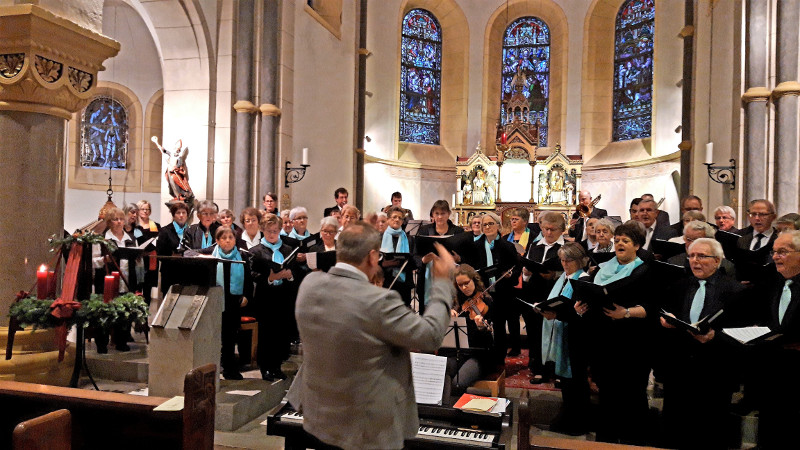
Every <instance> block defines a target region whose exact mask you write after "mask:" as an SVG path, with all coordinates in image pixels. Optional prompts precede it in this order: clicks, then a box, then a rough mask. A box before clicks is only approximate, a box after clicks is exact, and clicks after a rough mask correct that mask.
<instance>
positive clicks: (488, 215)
mask: <svg viewBox="0 0 800 450" xmlns="http://www.w3.org/2000/svg"><path fill="white" fill-rule="evenodd" d="M487 217H490V218H492V219H494V221H495V222H497V226H498V227H499V226H500V225H502V222H501V221H500V216H498V215H497V214H495V213H493V212H491V211H489V212H487V213H486V214H484V215H483V218H481V221H482V220H483V219H485V218H487Z"/></svg>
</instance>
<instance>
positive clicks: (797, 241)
mask: <svg viewBox="0 0 800 450" xmlns="http://www.w3.org/2000/svg"><path fill="white" fill-rule="evenodd" d="M784 234H788V235H789V236H791V237H792V248H793V249H794V250H800V230H786V231H784V232H783V233H781V236H783V235H784Z"/></svg>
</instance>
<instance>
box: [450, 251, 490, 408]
mask: <svg viewBox="0 0 800 450" xmlns="http://www.w3.org/2000/svg"><path fill="white" fill-rule="evenodd" d="M455 286H456V298H455V302H454V306H453V309H451V310H450V315H451V317H457V316H460V315H467V316H469V320H467V338H468V340H469V348H470V349H471V350H468V351H466V352H464V354H463V355H462V356H460V357H459V358H458V360H457V358H456V357H455V356H451V355H449V354H448V355H447V356H448V358H447V374H448V376H449V377H450V380H449V381H450V386H451V387H450V395H452V396H460V395H461V394H463V393H464V392H465V391H466V390H467V388H468V387H470V386H472V384H474V383H475V382H476V381H478V380H480V379H482V378H485V377H486V376H487V375H489V374H491V373H493V372H495V371H496V370H497V369H498V367H502V365H503V363H504V361H505V351H500V350H502V349H498V348H496V347H495V346H494V338H493V336H492V332H491V330H490V329H489V324H491V321H492V297H491V296H489V294H488V293H487V292H484V290H485V288H484V286H483V281H482V280H481V276H480V275H479V274H478V272H477V271H476V270H475V269H473V268H472V266H470V265H469V264H461V265H460V266H458V267H457V268H456V272H455ZM449 350H450V349H447V351H445V350H442V351H440V353H448V352H449ZM447 390H448V387H447V385H445V396H447Z"/></svg>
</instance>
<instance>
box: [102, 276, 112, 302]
mask: <svg viewBox="0 0 800 450" xmlns="http://www.w3.org/2000/svg"><path fill="white" fill-rule="evenodd" d="M113 299H114V275H106V276H105V278H104V281H103V303H108V302H110V301H111V300H113Z"/></svg>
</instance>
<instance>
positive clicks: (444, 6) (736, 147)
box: [0, 0, 800, 448]
mask: <svg viewBox="0 0 800 450" xmlns="http://www.w3.org/2000/svg"><path fill="white" fill-rule="evenodd" d="M798 23H800V2H795V1H782V0H763V1H754V0H67V1H63V0H0V179H2V180H3V181H2V186H3V188H2V189H0V199H2V201H1V202H0V203H2V204H4V205H6V206H8V207H12V208H13V209H14V214H4V215H3V219H2V220H0V236H3V238H2V239H0V263H2V266H3V267H4V269H3V271H0V311H2V315H0V325H2V326H3V327H6V326H8V325H9V317H8V314H7V311H8V310H9V308H12V306H13V304H14V302H15V296H16V295H17V293H18V292H20V291H23V290H30V289H28V288H29V287H30V285H31V284H33V283H34V282H35V281H36V279H37V270H39V267H40V265H41V264H46V263H50V264H51V266H52V264H53V263H52V262H51V261H54V259H53V252H52V251H51V248H50V246H49V245H48V239H50V238H51V236H62V235H63V234H64V230H66V232H67V233H68V234H69V233H72V232H73V231H74V230H77V229H81V228H83V227H86V226H87V224H93V223H96V221H98V219H99V217H98V212H99V211H101V209H102V210H106V209H107V207H108V205H106V202H107V201H111V202H113V204H114V206H116V207H118V208H123V206H125V205H129V204H136V203H137V202H140V201H142V200H146V201H147V202H148V203H149V205H152V212H151V219H152V220H153V221H155V222H158V223H160V224H168V223H170V221H171V220H172V216H171V215H170V213H171V211H170V202H171V201H173V200H174V198H177V197H178V196H177V195H176V191H180V192H183V193H184V194H185V193H186V192H187V191H188V192H190V194H191V195H192V196H193V198H194V199H196V200H197V201H198V202H199V201H204V200H208V201H211V202H213V203H214V204H215V205H216V207H217V208H218V210H219V211H221V210H230V211H232V216H233V218H234V221H235V222H236V223H238V224H239V225H240V226H244V224H243V223H240V219H239V216H240V213H242V211H243V210H245V208H247V207H255V208H257V209H262V201H263V200H264V195H265V193H271V195H272V196H273V197H275V198H274V200H275V204H274V207H275V208H277V210H278V211H282V210H291V209H292V208H295V207H298V206H302V207H305V208H306V209H307V216H308V217H307V219H308V222H307V223H308V228H309V229H310V230H311V232H315V231H318V230H319V229H320V226H319V224H320V221H321V220H322V219H323V210H325V209H326V208H328V207H331V205H333V204H334V202H335V201H336V197H337V195H336V194H335V191H336V190H337V188H340V187H343V188H345V189H346V190H347V192H349V200H348V203H349V204H351V205H355V206H356V207H357V208H358V209H359V210H360V212H361V214H362V216H364V217H367V216H369V215H370V213H373V215H374V213H376V212H378V211H381V210H382V209H383V208H384V206H385V205H387V204H389V203H392V193H394V192H400V193H401V194H402V207H403V208H406V209H408V210H410V211H412V212H413V214H414V217H416V218H417V219H423V220H430V219H431V218H432V217H433V209H430V208H431V205H434V202H436V201H437V200H446V201H447V202H448V203H449V205H450V207H451V208H452V214H451V216H450V220H451V221H452V222H453V223H454V224H455V225H457V226H462V227H465V228H466V229H467V230H469V226H470V220H471V219H472V218H473V217H474V216H476V215H477V216H481V215H483V214H484V213H488V212H496V213H498V215H499V216H500V217H501V220H502V227H503V234H504V235H505V234H506V233H507V232H508V231H509V229H510V226H511V225H510V222H509V217H510V215H512V214H513V211H516V209H514V208H519V207H522V208H526V209H527V210H528V211H529V212H530V221H531V222H535V221H537V220H538V219H539V217H540V216H544V215H545V214H546V213H549V212H556V213H558V214H560V215H563V216H564V217H565V219H566V220H567V221H569V219H570V218H572V217H573V216H572V214H573V213H575V214H576V215H577V214H578V205H579V197H580V193H581V192H585V191H588V192H590V193H591V196H593V197H594V198H595V199H598V198H599V201H597V202H596V203H594V204H593V205H592V207H594V205H595V204H596V205H597V207H598V208H602V209H604V210H606V211H607V212H608V216H609V217H612V218H614V220H615V221H616V222H618V223H622V222H625V221H627V220H628V219H629V218H631V213H630V208H631V201H632V200H633V199H635V198H640V197H642V195H643V194H645V193H648V194H651V195H652V197H653V198H654V199H655V200H656V202H657V204H658V208H657V209H660V210H661V211H665V212H667V213H669V216H670V217H671V218H672V219H673V222H674V221H676V219H677V221H678V222H680V219H681V217H682V215H683V213H684V210H683V208H682V206H683V205H682V202H681V199H683V198H686V197H687V196H696V197H698V198H699V199H701V200H702V205H703V206H704V207H705V209H704V211H703V212H704V213H705V217H706V218H705V219H702V220H707V221H708V222H712V223H713V220H711V219H712V217H713V215H714V211H715V208H717V207H720V206H728V207H730V208H731V210H732V211H733V212H734V213H735V214H734V220H735V221H736V223H735V227H737V228H739V229H744V228H745V227H747V226H748V225H750V223H748V212H749V209H748V208H749V206H748V205H749V204H750V202H751V201H753V200H758V199H766V200H769V201H770V202H771V204H772V205H774V211H773V213H774V214H775V215H776V216H783V215H785V214H789V213H797V212H798V211H800V185H799V182H798V180H800V145H798V144H799V142H800V141H799V139H800V121H799V120H798V117H800V109H799V108H798V106H799V105H798V96H800V84H798V83H800V80H799V79H798V77H800V75H798V74H799V73H800V70H799V69H798V67H800V56H799V55H800V34H798V31H797V30H798ZM176 159H177V160H179V161H180V164H183V166H182V170H183V171H184V172H183V178H182V180H183V181H184V182H186V183H188V184H186V186H183V185H180V182H178V184H177V185H176V184H175V180H176V178H174V177H172V175H174V173H175V171H174V169H175V167H177V165H179V163H176V162H175V160H176ZM165 175H166V176H165ZM189 186H190V188H189ZM187 188H188V189H187ZM600 197H602V198H600ZM182 199H183V198H182ZM13 205H18V206H13ZM429 209H430V211H431V212H430V215H429V213H428V211H429ZM701 210H702V207H701ZM190 213H191V211H190ZM190 215H191V214H190ZM242 217H244V216H242ZM737 218H738V219H737ZM190 220H192V219H191V217H190ZM199 220H200V217H199V210H198V219H196V221H199ZM687 245H688V244H687ZM63 256H64V258H63V261H64V265H65V267H67V269H65V270H69V266H68V264H69V263H68V262H67V255H66V254H65V255H63ZM56 259H59V258H56ZM65 280H66V279H65ZM65 283H66V281H65ZM126 283H127V281H126ZM157 297H159V295H158V294H156V295H155V296H154V299H156V298H157ZM148 300H149V299H148ZM157 304H158V302H155V301H154V302H153V305H157ZM153 305H151V310H150V315H151V319H152V318H153V316H155V315H156V314H157V312H158V311H156V306H153ZM156 317H157V316H156ZM151 325H152V322H151ZM198 327H199V325H198ZM262 327H263V325H262ZM523 327H524V323H523ZM244 328H246V327H245V325H244V324H243V325H242V329H244ZM251 328H252V327H251ZM3 329H4V330H6V336H8V335H9V334H10V332H9V331H7V330H8V329H7V328H3ZM57 332H60V331H57ZM262 332H263V328H262ZM19 333H20V334H19V336H18V337H17V340H18V343H25V342H28V340H29V339H33V340H34V341H35V340H36V338H35V337H33V338H31V337H27V335H23V334H22V332H19ZM74 333H75V331H74V330H73V332H72V334H70V337H69V338H68V341H69V342H71V344H70V343H69V342H68V344H67V349H66V353H67V359H68V361H74V360H75V358H76V350H75V343H74V341H75V339H76V337H75V336H74ZM157 334H159V333H156V332H155V331H153V330H151V332H150V335H149V336H148V338H147V339H148V343H145V342H144V341H145V337H144V336H145V335H144V334H142V333H134V335H135V339H136V342H134V343H132V344H131V345H132V347H134V348H135V349H140V348H145V349H146V348H147V346H148V345H149V346H151V351H152V350H153V346H154V345H159V344H157V342H158V341H159V339H161V338H160V337H158V336H157ZM167 334H168V333H166V332H165V333H164V335H165V336H166V335H167ZM524 334H525V331H524V329H523V335H524ZM256 335H257V334H256V333H253V336H252V339H253V340H254V341H255V340H256ZM164 338H165V339H166V337H164ZM78 339H80V340H82V334H81V335H79V337H78ZM40 340H41V339H40ZM19 345H22V344H19ZM92 348H93V347H90V348H89V350H87V352H88V353H89V354H88V355H87V356H85V357H86V358H87V359H90V360H91V358H93V357H94V358H95V362H94V363H93V364H97V366H93V367H94V368H93V370H94V371H96V372H97V373H104V372H103V371H104V370H107V372H110V373H105V375H103V376H100V375H98V376H97V378H98V379H100V378H109V379H110V378H113V376H114V373H113V372H114V369H103V368H102V367H103V363H102V360H103V357H101V358H100V359H99V360H97V358H96V356H97V355H95V356H92V355H91V353H92V352H94V350H92ZM295 350H296V349H295ZM48 351H49V352H50V353H49V355H50V356H49V357H48V358H50V360H49V361H51V364H52V358H55V355H56V354H57V353H58V351H56V349H52V348H50V349H49V350H48ZM61 353H62V354H61V355H60V356H59V359H61V358H62V357H63V349H62V352H61ZM111 353H112V354H113V353H114V352H113V351H112V352H111ZM244 353H248V352H246V351H243V347H242V344H241V342H240V343H239V355H240V357H241V355H242V354H244ZM14 354H15V356H16V355H17V352H16V350H15V353H14ZM526 354H527V353H526ZM100 356H102V355H100ZM77 357H78V359H79V360H80V357H81V355H80V354H78V355H77ZM217 357H218V355H217ZM70 358H71V359H70ZM292 358H293V359H290V361H291V363H290V366H291V367H290V368H289V369H288V370H286V372H287V373H289V375H292V374H293V372H294V371H296V370H297V366H298V365H299V364H300V363H301V361H302V356H300V355H294V356H293V357H292ZM10 361H12V362H13V361H14V359H13V358H12V359H11V360H10ZM97 361H100V362H97ZM7 362H8V361H7ZM61 364H64V363H63V362H62V363H61ZM75 364H76V366H75V367H78V365H77V364H78V363H75ZM109 364H110V363H109ZM150 365H151V367H150V371H151V376H152V371H153V370H154V368H153V367H152V365H153V361H152V358H151V362H150ZM37 367H38V366H37ZM18 370H22V371H24V370H28V369H26V368H25V367H24V364H22V363H18V364H17V365H13V366H11V368H9V369H3V370H0V380H14V379H15V378H14V371H18ZM34 370H36V369H34ZM48 370H50V369H48ZM118 370H120V371H124V370H128V369H124V370H123V369H118ZM136 370H141V369H136ZM157 370H164V371H165V373H166V372H170V371H174V370H178V369H174V370H173V369H170V368H169V367H165V368H163V369H157ZM133 371H134V372H135V370H133ZM48 373H49V375H47V376H41V375H40V376H37V377H33V378H30V379H29V380H31V381H33V382H36V383H44V384H49V383H48V382H49V381H52V379H53V378H50V377H54V378H56V377H57V378H58V379H59V380H68V379H69V375H70V374H71V373H72V366H69V367H63V366H62V367H60V368H58V369H53V371H51V372H48ZM56 373H58V375H56ZM170 373H171V372H170ZM185 373H186V371H183V370H182V369H181V371H180V373H178V378H177V380H178V382H179V386H177V387H174V388H173V387H169V388H167V387H165V388H164V390H163V392H162V393H160V394H153V392H158V391H157V390H153V389H152V387H151V395H160V396H163V397H172V396H173V395H179V394H181V393H182V392H183V389H184V386H183V378H182V377H183V375H184V374H185ZM206 375H208V374H207V373H206ZM212 375H214V374H213V373H212ZM197 376H198V377H200V375H197ZM254 376H255V377H257V378H259V379H258V380H256V379H253V380H249V379H247V378H246V379H245V381H246V382H250V381H252V383H251V384H249V385H234V384H228V385H227V386H228V387H227V388H226V389H240V390H248V389H256V390H257V389H263V386H262V387H258V386H260V385H256V384H253V383H255V381H258V382H261V381H262V380H260V375H259V374H258V372H257V371H256V375H254ZM18 379H22V378H18ZM122 379H123V381H126V382H131V383H133V385H135V384H136V381H133V380H137V378H136V377H135V376H133V375H131V377H129V378H125V377H122ZM138 380H141V378H138ZM145 380H146V378H145ZM84 381H85V380H84ZM92 382H94V380H92ZM60 383H66V381H61V382H60ZM229 383H230V382H229ZM286 383H287V382H286V381H279V382H278V383H275V384H273V386H272V391H270V392H269V393H266V394H265V395H263V396H262V395H261V394H259V396H258V399H259V401H261V402H266V403H271V406H275V405H276V404H277V403H278V402H279V401H280V399H281V398H282V391H285V389H287V388H288V384H286ZM101 384H102V383H101ZM218 384H219V383H218ZM63 385H66V384H62V386H63ZM237 386H241V387H237ZM254 386H255V387H254ZM548 386H550V390H547V389H543V390H530V389H529V387H528V388H519V389H517V388H509V389H508V390H507V396H509V397H511V396H512V395H516V396H517V399H516V400H515V403H514V408H515V409H514V411H516V415H515V416H514V417H513V427H514V432H513V433H512V434H514V436H513V438H509V440H508V442H507V444H506V445H507V447H506V448H517V446H519V448H529V445H525V444H524V443H521V442H519V441H518V439H520V438H519V436H521V434H518V433H517V432H518V427H519V424H523V423H524V424H525V425H524V426H530V427H531V429H530V433H531V436H529V434H528V432H527V431H526V433H525V435H524V436H525V438H526V439H527V438H528V437H530V438H531V439H535V438H536V437H537V436H539V437H541V436H540V435H544V436H550V437H551V438H552V439H555V441H549V444H540V445H543V446H541V447H533V448H583V447H571V446H570V445H573V444H570V441H571V440H572V439H573V438H570V439H562V438H564V435H560V434H558V433H552V434H550V435H548V434H547V431H546V430H547V426H546V425H545V426H541V425H540V424H538V423H537V422H544V421H545V419H542V418H541V417H540V416H542V415H544V416H547V414H549V413H548V412H544V413H543V412H542V411H541V410H537V409H536V405H537V404H547V405H550V406H548V408H551V409H552V408H556V409H557V407H555V406H552V405H553V404H555V405H557V404H558V402H559V400H558V396H557V395H555V396H554V394H553V392H557V389H556V388H555V387H552V385H548ZM134 387H137V386H134ZM217 388H219V386H217ZM652 388H653V386H652V382H651V387H650V389H651V391H650V392H651V393H652ZM111 389H115V388H111ZM120 392H121V391H120ZM175 392H177V393H178V394H174V393H175ZM267 397H268V399H267ZM190 398H191V397H190V395H189V393H188V391H187V393H186V399H187V400H186V401H187V405H188V402H189V399H190ZM554 398H555V399H554ZM651 400H652V399H651ZM98 401H99V400H98ZM103 401H106V400H103ZM108 401H110V400H108ZM523 404H525V405H529V406H530V411H529V410H528V409H527V406H526V409H522V405H523ZM138 406H141V405H138ZM221 407H222V402H221V400H220V399H219V397H218V399H217V424H218V427H217V437H216V440H217V448H282V445H283V443H282V442H283V441H282V440H281V438H277V437H274V436H271V437H270V438H269V439H271V440H267V437H266V436H265V434H264V427H263V426H262V425H260V422H261V421H264V420H265V418H266V416H265V415H263V412H262V415H260V416H259V415H256V416H254V417H253V418H252V419H253V420H255V418H256V417H260V420H259V421H257V422H253V423H254V424H255V425H253V424H248V425H246V426H244V427H243V428H240V427H242V425H243V424H244V423H243V422H242V420H244V419H237V418H235V417H234V418H233V419H230V420H229V421H228V422H230V423H228V422H225V423H228V425H226V426H227V427H228V428H227V429H223V428H220V425H219V423H220V410H221ZM248 407H250V406H248ZM131 408H133V407H131ZM236 411H238V410H236ZM236 411H234V409H231V412H226V414H230V415H231V416H235V415H236V414H239V412H236ZM131 414H134V413H131ZM211 414H214V413H213V411H212V412H211ZM248 417H249V416H248ZM740 419H741V423H740V424H739V425H738V427H739V428H738V433H739V434H738V435H737V436H735V437H732V438H731V439H729V442H736V443H737V444H736V445H738V446H741V447H742V448H748V447H753V446H755V445H756V437H755V434H756V432H755V431H754V429H755V427H756V426H755V425H753V422H755V419H754V416H753V415H752V414H751V415H750V416H748V415H744V416H741V417H740ZM141 420H142V421H143V422H142V423H145V422H146V421H145V419H141ZM170 420H173V419H170ZM175 420H177V419H175ZM185 420H186V419H184V423H183V426H184V427H188V426H189V425H187V422H185ZM234 424H235V425H234ZM153 426H154V427H155V428H157V426H156V425H153ZM537 427H538V428H537ZM237 429H239V434H240V435H242V436H243V437H241V439H242V440H241V441H239V442H240V443H239V444H236V443H231V444H227V443H226V442H228V441H226V439H228V437H226V436H234V435H235V434H236V433H235V432H234V431H235V430H237ZM221 430H224V431H221ZM242 430H246V431H242ZM542 430H544V431H542ZM226 433H227V434H226ZM184 434H185V435H186V432H184ZM212 434H213V433H212ZM185 435H184V437H186V436H185ZM587 436H588V435H587ZM206 438H207V437H206ZM3 439H5V437H3ZM212 439H213V436H212ZM231 439H232V441H230V442H237V441H236V438H235V437H234V438H231ZM579 439H587V438H586V437H583V438H579ZM588 439H590V440H591V438H588ZM184 442H185V441H184ZM198 442H199V441H198ZM241 442H249V443H250V444H244V443H241ZM265 442H266V443H265ZM206 443H208V441H206ZM250 445H253V447H250ZM265 445H266V446H265ZM544 445H551V447H546V446H544ZM598 445H599V444H598ZM653 445H655V444H653ZM731 445H733V444H731ZM76 448H77V447H76ZM176 448H177V447H176ZM208 448H210V447H208ZM595 448H601V447H595ZM608 448H617V447H608ZM764 448H772V447H764ZM776 448H777V447H776Z"/></svg>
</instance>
